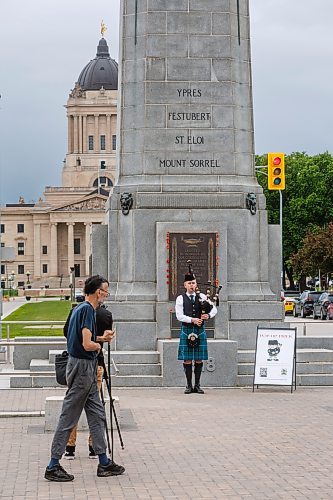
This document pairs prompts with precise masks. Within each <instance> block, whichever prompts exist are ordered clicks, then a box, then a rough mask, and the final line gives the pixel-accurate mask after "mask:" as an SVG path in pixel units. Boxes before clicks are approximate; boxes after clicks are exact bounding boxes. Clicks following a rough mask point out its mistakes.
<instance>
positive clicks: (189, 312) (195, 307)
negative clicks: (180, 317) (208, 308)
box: [182, 293, 201, 326]
mask: <svg viewBox="0 0 333 500" xmlns="http://www.w3.org/2000/svg"><path fill="white" fill-rule="evenodd" d="M183 307H184V314H185V316H189V317H190V318H200V317H201V304H200V302H199V298H198V296H197V295H195V301H194V304H193V303H192V301H191V299H190V298H189V297H188V296H187V295H186V293H184V294H183ZM182 324H183V325H184V326H188V323H182Z"/></svg>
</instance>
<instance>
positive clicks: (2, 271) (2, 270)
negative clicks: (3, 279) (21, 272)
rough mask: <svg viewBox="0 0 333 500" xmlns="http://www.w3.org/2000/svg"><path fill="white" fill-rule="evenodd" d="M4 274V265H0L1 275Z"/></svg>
mask: <svg viewBox="0 0 333 500" xmlns="http://www.w3.org/2000/svg"><path fill="white" fill-rule="evenodd" d="M5 272H6V267H5V264H1V274H5Z"/></svg>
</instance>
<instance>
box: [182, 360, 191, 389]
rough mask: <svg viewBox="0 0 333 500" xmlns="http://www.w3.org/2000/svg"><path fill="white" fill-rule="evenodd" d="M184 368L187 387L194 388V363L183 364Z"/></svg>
mask: <svg viewBox="0 0 333 500" xmlns="http://www.w3.org/2000/svg"><path fill="white" fill-rule="evenodd" d="M183 366H184V372H185V376H186V381H187V385H188V387H192V363H191V364H187V363H183Z"/></svg>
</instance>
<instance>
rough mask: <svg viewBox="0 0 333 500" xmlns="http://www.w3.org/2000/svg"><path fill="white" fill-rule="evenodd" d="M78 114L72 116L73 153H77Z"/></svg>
mask: <svg viewBox="0 0 333 500" xmlns="http://www.w3.org/2000/svg"><path fill="white" fill-rule="evenodd" d="M78 118H79V117H78V116H76V115H75V116H74V151H73V153H78V149H79V145H78Z"/></svg>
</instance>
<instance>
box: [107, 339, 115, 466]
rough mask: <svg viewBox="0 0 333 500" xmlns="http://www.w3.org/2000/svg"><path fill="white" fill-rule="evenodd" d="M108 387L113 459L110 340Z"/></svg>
mask: <svg viewBox="0 0 333 500" xmlns="http://www.w3.org/2000/svg"><path fill="white" fill-rule="evenodd" d="M108 372H109V373H108V387H109V398H110V427H111V444H112V449H111V460H112V462H113V461H114V460H113V448H114V439H113V418H112V406H113V405H112V403H113V400H112V395H111V351H110V342H109V343H108Z"/></svg>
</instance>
